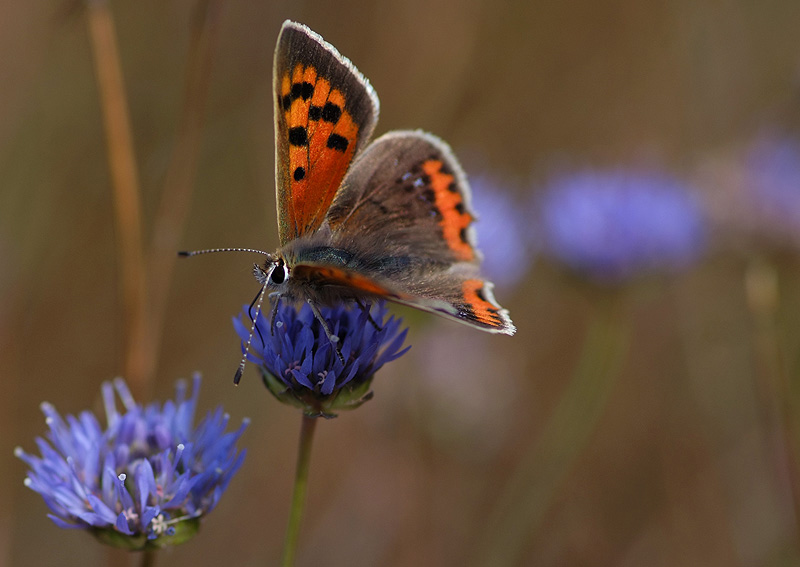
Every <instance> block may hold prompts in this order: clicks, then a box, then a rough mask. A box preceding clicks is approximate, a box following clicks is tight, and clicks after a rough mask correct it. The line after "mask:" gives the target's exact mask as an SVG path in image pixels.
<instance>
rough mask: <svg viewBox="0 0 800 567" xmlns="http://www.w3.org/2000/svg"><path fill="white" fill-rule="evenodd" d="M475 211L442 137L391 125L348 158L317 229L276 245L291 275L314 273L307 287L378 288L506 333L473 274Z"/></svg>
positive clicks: (375, 291)
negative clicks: (339, 185)
mask: <svg viewBox="0 0 800 567" xmlns="http://www.w3.org/2000/svg"><path fill="white" fill-rule="evenodd" d="M474 220H475V214H474V212H473V211H472V209H471V206H470V192H469V186H468V185H467V182H466V179H465V176H464V174H463V172H462V170H461V167H460V166H459V164H458V161H457V160H456V159H455V157H454V156H453V154H452V152H451V151H450V149H449V148H448V147H447V145H446V144H445V143H444V142H442V141H441V140H439V139H438V138H436V137H434V136H431V135H430V134H426V133H423V132H419V131H413V132H411V131H406V132H392V133H389V134H386V135H384V136H382V137H380V138H379V139H377V140H375V142H373V143H372V144H370V145H369V146H368V147H367V148H366V149H365V151H364V152H363V153H362V154H361V155H360V156H359V157H358V158H357V160H356V161H355V162H354V163H353V166H352V167H351V169H350V172H349V173H348V175H347V177H346V178H345V180H344V183H343V185H342V189H341V190H340V192H339V193H338V194H337V196H336V199H335V201H334V203H333V205H332V207H331V209H330V211H329V212H328V215H327V217H326V220H325V224H324V225H323V227H322V228H321V229H320V231H319V234H318V235H317V236H316V237H314V238H306V239H300V240H298V241H296V242H294V243H292V244H290V245H289V246H288V247H286V248H285V252H286V254H287V255H288V257H290V258H291V262H292V264H293V265H294V272H293V274H294V276H295V277H299V278H301V279H303V278H306V279H309V280H314V281H315V282H316V285H315V286H314V287H315V288H316V289H322V288H325V287H326V286H328V287H330V288H331V289H330V292H331V293H339V294H341V296H343V297H344V296H348V295H358V294H359V293H363V294H364V295H373V296H380V297H385V298H387V299H390V300H392V301H396V302H399V303H403V304H407V305H410V306H413V307H417V308H419V309H423V310H426V311H430V312H433V313H437V314H440V315H444V316H446V317H448V318H454V319H456V320H458V321H461V322H463V323H467V324H469V325H472V326H475V327H478V328H481V329H484V330H487V331H491V332H498V333H506V334H512V333H513V332H514V327H513V325H512V324H511V321H510V319H509V317H508V314H507V312H506V311H505V310H504V309H502V308H501V307H500V305H498V304H497V302H496V301H495V299H494V296H493V294H492V285H491V283H489V282H485V281H484V280H483V279H482V278H481V277H480V275H479V269H478V264H479V261H480V254H479V252H478V250H477V248H476V247H475V239H474V235H473V228H472V226H471V225H472V222H473V221H474ZM334 290H335V291H334ZM321 299H323V300H326V299H327V298H321Z"/></svg>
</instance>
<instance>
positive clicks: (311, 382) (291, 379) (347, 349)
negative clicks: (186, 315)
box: [233, 302, 411, 417]
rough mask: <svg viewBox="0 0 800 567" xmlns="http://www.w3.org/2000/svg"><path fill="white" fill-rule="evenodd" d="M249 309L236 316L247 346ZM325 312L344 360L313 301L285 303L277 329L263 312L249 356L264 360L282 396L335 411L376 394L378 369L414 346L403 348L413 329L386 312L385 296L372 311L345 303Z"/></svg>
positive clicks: (312, 409) (268, 381)
mask: <svg viewBox="0 0 800 567" xmlns="http://www.w3.org/2000/svg"><path fill="white" fill-rule="evenodd" d="M247 313H248V310H247V308H245V310H244V311H243V313H242V315H241V316H240V318H234V320H233V324H234V327H235V329H236V332H237V333H238V334H239V336H240V337H241V338H242V341H243V348H244V342H246V341H247V338H248V336H249V334H250V326H249V325H245V324H244V323H243V322H242V320H243V319H244V320H245V321H248V322H249V318H248V315H247ZM321 313H322V316H323V318H324V319H325V320H326V321H327V323H328V326H329V328H330V330H331V333H332V334H333V335H335V336H336V337H338V338H339V341H338V344H339V345H341V354H342V357H343V358H344V364H342V362H341V361H340V360H339V357H338V355H337V354H336V349H335V347H334V346H333V344H332V343H331V341H330V340H329V339H328V337H327V335H326V334H325V331H324V329H323V328H322V326H321V325H320V322H319V320H317V319H316V317H315V316H314V312H313V311H312V309H311V307H310V306H309V305H308V304H303V306H302V307H301V308H300V309H296V308H295V307H294V306H292V305H289V304H285V303H284V304H281V305H280V306H279V308H278V311H277V313H276V316H275V328H274V333H272V332H271V331H270V318H269V316H265V315H264V314H263V313H259V315H258V320H257V326H258V329H259V331H260V333H256V335H255V336H254V337H253V341H252V344H251V347H250V352H249V354H248V359H249V360H250V361H251V362H254V363H256V364H258V365H259V368H260V370H261V374H262V377H263V379H264V383H265V385H266V386H267V388H268V389H269V391H270V392H272V394H274V395H275V397H276V398H278V400H280V401H282V402H284V403H289V404H292V405H295V406H297V407H300V408H302V409H303V411H304V412H305V413H306V414H308V415H315V416H316V415H321V416H325V417H332V416H334V415H335V414H334V413H333V411H334V410H340V409H351V408H354V407H358V406H359V405H361V404H362V403H363V402H365V401H366V400H368V399H369V398H370V397H372V392H370V391H369V386H370V384H371V382H372V378H373V376H374V375H375V373H376V372H377V371H378V370H380V368H381V367H382V366H383V365H384V364H386V363H387V362H390V361H392V360H395V359H397V358H399V357H400V356H402V355H403V354H405V352H406V351H407V350H408V349H409V348H411V347H410V346H409V347H406V348H402V347H403V342H404V341H405V338H406V334H407V332H408V329H404V330H401V329H400V327H401V326H402V323H403V321H402V319H399V318H395V317H394V316H392V317H389V318H388V319H387V318H386V314H387V310H386V307H385V305H384V304H383V302H380V303H378V304H376V305H375V306H373V307H372V309H371V311H367V310H362V309H360V308H357V307H352V308H351V307H345V306H343V305H339V306H337V307H329V308H325V307H323V308H322V309H321ZM370 313H371V316H372V319H373V322H374V323H375V324H373V322H371V321H370V320H369V318H370ZM268 315H269V314H268ZM376 327H377V328H376Z"/></svg>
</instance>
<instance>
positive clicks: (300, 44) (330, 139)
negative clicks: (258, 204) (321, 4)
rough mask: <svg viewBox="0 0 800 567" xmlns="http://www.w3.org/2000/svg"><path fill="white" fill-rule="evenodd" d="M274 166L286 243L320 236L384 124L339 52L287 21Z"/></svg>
mask: <svg viewBox="0 0 800 567" xmlns="http://www.w3.org/2000/svg"><path fill="white" fill-rule="evenodd" d="M273 89H274V99H275V160H276V161H275V163H276V166H275V167H276V175H275V177H276V193H277V201H278V231H279V237H280V242H281V244H282V245H283V244H286V243H287V242H289V241H291V240H293V239H295V238H297V237H299V236H302V235H304V234H307V233H310V232H313V231H314V230H316V229H317V228H318V227H319V226H320V224H321V223H322V222H323V220H324V218H325V213H326V212H327V210H328V208H329V207H330V205H331V203H332V202H333V199H334V196H335V195H336V191H337V190H338V188H339V186H340V185H341V182H342V180H343V178H344V176H345V174H346V173H347V170H348V168H349V166H350V163H351V162H352V160H353V158H354V157H355V156H356V154H358V152H359V151H360V149H361V148H362V147H363V146H364V145H365V144H366V142H367V140H368V139H369V137H370V135H371V134H372V130H373V129H374V127H375V123H376V122H377V119H378V109H379V103H378V97H377V95H376V94H375V91H374V90H373V89H372V87H371V86H370V84H369V82H368V81H367V79H366V78H364V76H363V75H361V73H359V72H358V70H357V69H356V68H355V67H354V66H353V64H352V63H351V62H350V61H349V60H348V59H346V58H345V57H343V56H342V55H341V54H340V53H339V52H338V51H337V50H336V48H335V47H333V46H332V45H330V44H329V43H327V42H326V41H325V40H323V39H322V38H321V37H320V36H319V35H317V34H316V33H314V32H313V31H311V30H310V29H309V28H308V27H306V26H304V25H302V24H298V23H295V22H290V21H286V22H284V24H283V27H282V28H281V32H280V35H279V36H278V44H277V47H276V48H275V59H274V78H273Z"/></svg>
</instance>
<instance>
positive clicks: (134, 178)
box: [86, 0, 153, 398]
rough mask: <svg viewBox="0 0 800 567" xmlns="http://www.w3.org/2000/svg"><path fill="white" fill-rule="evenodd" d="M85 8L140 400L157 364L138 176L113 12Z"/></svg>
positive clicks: (131, 378)
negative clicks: (151, 342) (151, 348)
mask: <svg viewBox="0 0 800 567" xmlns="http://www.w3.org/2000/svg"><path fill="white" fill-rule="evenodd" d="M86 7H87V8H86V9H87V18H88V25H89V35H90V39H91V46H92V54H93V57H94V66H95V71H96V73H97V86H98V89H99V92H100V102H101V106H102V112H103V124H104V126H105V131H106V147H107V150H108V163H109V171H110V174H111V186H112V190H113V195H114V217H115V219H114V220H115V226H116V229H117V235H116V239H117V250H118V261H119V282H120V287H121V293H122V304H123V313H124V317H123V320H124V325H125V333H126V338H125V340H126V348H125V363H124V374H125V377H126V378H127V380H128V384H130V387H131V390H132V391H133V394H134V396H136V397H137V398H139V397H143V396H144V395H145V394H146V393H147V390H148V387H147V384H148V383H149V381H150V379H151V376H150V375H148V374H149V372H150V371H149V370H148V369H151V368H152V367H153V363H152V361H151V360H150V357H152V353H151V352H148V351H147V346H146V345H147V332H148V323H147V314H148V312H149V311H148V307H147V293H146V282H147V277H146V273H145V265H144V252H143V247H142V212H141V202H140V188H139V177H138V174H137V169H136V158H135V152H134V147H133V136H132V134H131V126H130V116H129V113H128V102H127V99H126V97H125V86H124V81H123V77H122V69H121V65H120V58H119V50H118V48H117V36H116V30H115V27H114V20H113V18H112V16H111V10H110V8H109V6H108V2H106V1H105V0H92V1H91V2H87V3H86Z"/></svg>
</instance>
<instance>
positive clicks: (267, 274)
mask: <svg viewBox="0 0 800 567" xmlns="http://www.w3.org/2000/svg"><path fill="white" fill-rule="evenodd" d="M253 275H254V276H255V278H256V280H257V281H258V283H260V284H261V285H262V286H267V287H269V288H270V289H274V290H275V291H278V292H282V291H284V290H285V289H286V287H287V286H288V284H289V266H287V265H286V262H285V261H284V259H283V258H282V257H281V256H277V255H276V256H272V255H269V256H267V261H266V262H264V265H263V266H260V265H258V264H253Z"/></svg>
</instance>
